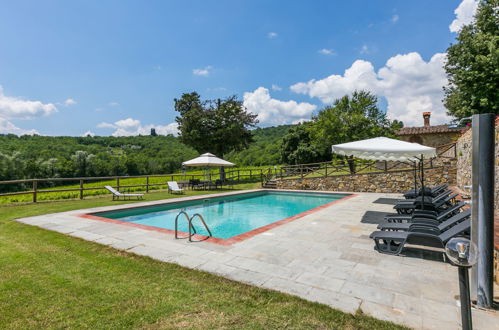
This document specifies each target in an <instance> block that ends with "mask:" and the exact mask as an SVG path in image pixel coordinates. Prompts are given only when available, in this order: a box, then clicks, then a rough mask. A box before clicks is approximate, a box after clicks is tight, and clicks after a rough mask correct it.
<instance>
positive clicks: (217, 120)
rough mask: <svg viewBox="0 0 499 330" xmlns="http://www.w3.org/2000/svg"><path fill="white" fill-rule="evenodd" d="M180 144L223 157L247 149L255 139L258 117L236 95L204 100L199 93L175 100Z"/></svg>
mask: <svg viewBox="0 0 499 330" xmlns="http://www.w3.org/2000/svg"><path fill="white" fill-rule="evenodd" d="M174 101H175V110H176V111H178V112H179V114H180V116H178V117H176V118H175V120H176V121H177V123H178V130H179V133H180V134H179V137H180V140H181V142H183V143H185V144H186V145H188V146H191V147H193V148H194V149H196V150H197V151H198V152H200V153H201V152H212V153H214V154H216V155H218V156H220V157H223V155H224V154H226V153H228V152H230V151H239V150H242V149H244V148H247V147H248V146H249V144H250V143H251V141H252V139H253V136H252V134H251V132H250V130H249V128H250V127H254V126H255V125H256V123H257V122H258V121H257V120H256V117H257V115H255V114H252V113H250V112H248V111H246V109H245V108H244V106H243V103H242V101H240V100H238V99H237V97H236V96H230V97H228V98H226V99H218V100H208V101H201V98H200V96H199V94H197V93H196V92H193V93H188V94H183V95H182V97H181V98H180V99H175V100H174Z"/></svg>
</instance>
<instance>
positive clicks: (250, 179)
mask: <svg viewBox="0 0 499 330" xmlns="http://www.w3.org/2000/svg"><path fill="white" fill-rule="evenodd" d="M250 181H251V169H250Z"/></svg>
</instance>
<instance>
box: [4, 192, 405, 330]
mask: <svg viewBox="0 0 499 330" xmlns="http://www.w3.org/2000/svg"><path fill="white" fill-rule="evenodd" d="M253 186H255V184H246V185H241V186H238V188H239V189H248V188H252V187H253ZM256 186H258V185H256ZM202 193H206V192H188V194H187V195H191V194H202ZM171 197H172V195H169V194H167V193H165V192H159V193H150V194H148V195H147V196H146V200H158V199H164V198H171ZM121 203H130V202H112V201H110V197H109V196H106V197H105V198H104V197H101V198H93V199H88V200H83V201H79V200H71V201H69V200H68V201H57V202H40V203H37V204H23V205H2V206H0V328H19V329H21V328H22V329H27V328H31V329H40V328H94V329H116V328H120V329H121V328H148V329H149V328H154V329H155V328H161V329H164V328H166V329H171V328H180V327H182V328H247V329H254V328H257V329H269V328H294V329H303V328H307V329H308V328H313V329H324V328H328V329H399V328H401V327H399V326H397V325H394V324H392V323H388V322H383V321H379V320H376V319H374V318H371V317H368V316H365V315H363V314H361V313H357V314H356V315H351V314H346V313H342V312H340V311H337V310H334V309H331V308H329V307H327V306H325V305H321V304H317V303H311V302H307V301H304V300H302V299H300V298H297V297H293V296H290V295H286V294H282V293H278V292H274V291H271V290H265V289H260V288H256V287H252V286H248V285H244V284H240V283H237V282H233V281H230V280H227V279H224V278H221V277H218V276H214V275H211V274H208V273H205V272H200V271H195V270H190V269H187V268H183V267H180V266H177V265H174V264H168V263H162V262H159V261H155V260H153V259H150V258H147V257H141V256H136V255H133V254H130V253H125V252H123V251H119V250H115V249H112V248H109V247H105V246H102V245H99V244H96V243H91V242H86V241H83V240H80V239H77V238H72V237H69V236H65V235H62V234H59V233H55V232H50V231H46V230H43V229H39V228H37V227H32V226H27V225H23V224H20V223H17V222H14V221H11V220H12V219H16V218H21V217H25V216H33V215H40V214H46V213H51V212H59V211H68V210H74V209H81V208H88V207H96V206H104V205H116V204H121Z"/></svg>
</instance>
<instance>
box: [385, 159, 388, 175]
mask: <svg viewBox="0 0 499 330" xmlns="http://www.w3.org/2000/svg"><path fill="white" fill-rule="evenodd" d="M385 172H388V163H387V162H386V160H385Z"/></svg>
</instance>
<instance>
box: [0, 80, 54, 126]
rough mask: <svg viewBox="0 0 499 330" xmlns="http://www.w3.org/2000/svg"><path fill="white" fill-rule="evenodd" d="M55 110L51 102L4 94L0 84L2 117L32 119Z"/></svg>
mask: <svg viewBox="0 0 499 330" xmlns="http://www.w3.org/2000/svg"><path fill="white" fill-rule="evenodd" d="M54 112H57V108H56V106H55V105H54V104H53V103H46V104H45V103H42V102H40V101H29V100H23V99H21V98H18V97H12V96H6V95H5V94H4V93H3V88H2V86H0V117H1V118H4V119H33V118H35V117H39V116H48V115H50V114H52V113H54Z"/></svg>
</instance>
